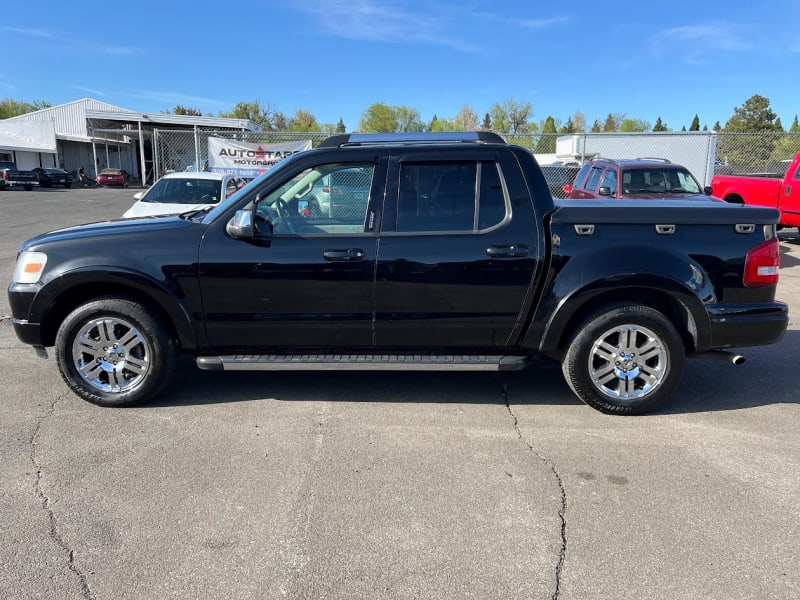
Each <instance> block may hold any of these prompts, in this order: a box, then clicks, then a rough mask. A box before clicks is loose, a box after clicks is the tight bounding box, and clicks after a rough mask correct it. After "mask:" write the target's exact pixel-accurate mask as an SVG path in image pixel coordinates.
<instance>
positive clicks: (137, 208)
mask: <svg viewBox="0 0 800 600" xmlns="http://www.w3.org/2000/svg"><path fill="white" fill-rule="evenodd" d="M217 205H219V202H216V203H214V204H209V203H207V202H206V203H200V204H180V203H175V204H172V203H166V202H142V201H137V202H134V204H133V206H131V207H130V208H129V209H128V210H126V211H125V213H124V214H123V215H122V218H123V219H128V218H131V217H158V216H162V215H179V214H181V213H185V212H189V211H191V210H200V209H203V208H210V207H214V206H217Z"/></svg>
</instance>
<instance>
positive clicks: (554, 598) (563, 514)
mask: <svg viewBox="0 0 800 600" xmlns="http://www.w3.org/2000/svg"><path fill="white" fill-rule="evenodd" d="M503 400H504V401H505V403H506V409H508V412H509V414H510V415H511V418H512V419H514V431H516V432H517V436H518V437H519V439H520V441H521V442H522V443H523V444H525V446H527V447H528V450H530V451H531V452H532V453H533V454H535V455H536V456H537V457H538V458H539V460H541V461H542V462H544V463H545V464H546V465H547V466H548V467H550V470H551V471H552V472H553V475H554V476H555V478H556V482H558V489H559V491H560V492H561V508H560V509H559V511H558V516H559V518H560V519H561V551H560V552H559V556H558V564H557V565H556V587H555V590H554V591H553V594H552V596H550V598H551V600H558V598H559V596H560V594H561V572H562V570H563V568H564V560H565V559H566V556H567V491H566V489H565V488H564V481H563V480H562V479H561V475H559V473H558V470H557V469H556V466H555V464H553V461H551V460H550V459H548V458H547V457H545V456H542V455H541V454H540V453H539V452H538V451H537V450H536V448H534V447H533V445H532V444H531V443H530V442H529V441H527V440H526V439H525V436H523V435H522V430H521V429H520V428H519V419H518V418H517V415H516V414H514V409H512V408H511V402H510V401H509V399H508V384H503Z"/></svg>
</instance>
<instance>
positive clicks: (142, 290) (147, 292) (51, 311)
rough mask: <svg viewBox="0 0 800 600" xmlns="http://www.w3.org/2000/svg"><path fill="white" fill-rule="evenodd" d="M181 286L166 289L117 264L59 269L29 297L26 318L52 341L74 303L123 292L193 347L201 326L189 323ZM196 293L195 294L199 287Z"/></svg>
mask: <svg viewBox="0 0 800 600" xmlns="http://www.w3.org/2000/svg"><path fill="white" fill-rule="evenodd" d="M195 281H196V279H195ZM194 286H195V287H196V283H195V284H194ZM182 290H183V288H181V289H169V288H168V287H167V286H166V285H165V284H164V283H163V282H160V281H156V280H154V279H153V278H152V277H149V276H148V275H147V274H145V273H142V272H139V271H136V270H132V269H125V268H122V267H117V266H107V267H103V268H102V269H98V267H96V266H95V267H85V268H77V269H74V270H71V271H66V272H63V273H60V274H59V276H58V277H55V278H53V279H50V280H49V281H47V282H46V283H45V284H44V285H43V286H42V287H41V289H40V290H39V291H38V292H37V293H36V294H35V296H34V297H33V299H32V301H31V304H30V308H29V311H28V320H29V321H30V322H31V323H40V324H41V326H42V333H41V336H42V339H43V342H44V345H52V341H53V340H54V339H55V332H56V331H57V329H58V326H59V325H60V323H61V321H62V320H63V318H64V317H65V316H66V315H67V314H68V313H69V312H71V311H72V310H73V309H74V308H75V307H76V306H78V305H80V304H81V303H83V302H86V301H87V300H90V299H91V298H96V297H99V296H104V295H107V294H127V295H131V296H133V297H136V298H139V299H140V300H141V301H143V302H145V303H148V304H149V305H150V306H151V307H152V309H153V310H157V311H158V312H160V313H161V314H162V315H163V316H164V317H165V318H166V319H167V320H168V321H169V323H168V324H170V325H171V326H172V328H173V329H174V331H175V333H176V335H177V337H178V340H179V342H180V345H181V346H182V347H183V348H185V349H194V348H196V347H197V345H198V341H199V340H198V335H202V330H199V331H198V330H196V329H195V328H194V327H193V325H192V319H191V317H190V312H191V310H190V309H189V308H188V307H187V306H186V303H185V295H186V294H185V292H183V291H182ZM197 294H198V295H197V296H196V297H198V298H199V291H198V292H197ZM48 342H49V343H48Z"/></svg>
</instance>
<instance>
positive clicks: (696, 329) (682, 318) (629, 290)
mask: <svg viewBox="0 0 800 600" xmlns="http://www.w3.org/2000/svg"><path fill="white" fill-rule="evenodd" d="M554 292H555V290H550V291H549V292H547V297H546V298H544V299H543V301H542V302H541V303H540V306H539V309H538V310H537V314H539V315H542V318H541V319H539V320H537V319H534V322H533V323H532V324H531V327H530V328H529V330H528V332H527V334H526V336H525V340H524V341H523V344H522V345H523V346H525V347H536V345H537V340H538V348H539V350H540V351H541V352H544V353H548V354H553V353H558V352H559V350H560V348H561V345H562V342H563V341H564V340H565V339H566V338H567V337H568V336H569V335H571V333H572V332H573V331H574V328H575V327H576V326H577V323H578V322H580V321H581V320H582V319H583V318H584V316H586V315H588V314H589V313H590V312H592V311H595V310H597V308H598V307H600V306H602V305H604V304H610V303H616V302H630V303H636V304H643V305H646V306H650V307H651V308H655V309H657V310H659V311H661V312H662V313H664V314H665V315H666V316H667V317H668V318H669V319H670V320H671V321H672V322H673V323H674V324H675V326H676V328H677V329H678V331H679V332H680V334H681V337H682V338H683V340H684V344H685V346H686V347H687V348H689V349H692V350H696V349H704V348H708V347H709V346H710V343H711V325H710V319H709V316H708V313H707V311H706V309H705V307H704V305H703V302H702V301H701V300H700V298H699V297H698V296H697V295H696V293H695V291H693V290H692V289H691V288H689V287H687V286H686V285H684V284H682V283H680V282H677V281H675V280H673V279H670V278H667V277H664V276H660V275H654V274H649V273H620V274H616V275H610V276H607V277H603V278H601V279H597V280H595V281H592V282H590V283H587V284H586V285H583V286H581V287H579V288H577V289H575V290H574V291H572V292H570V293H568V294H564V295H559V294H556V293H554ZM548 314H549V317H548V316H547V315H548Z"/></svg>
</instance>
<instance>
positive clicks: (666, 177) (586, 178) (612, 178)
mask: <svg viewBox="0 0 800 600" xmlns="http://www.w3.org/2000/svg"><path fill="white" fill-rule="evenodd" d="M710 195H711V188H710V187H705V188H703V187H701V186H700V184H699V183H698V182H697V180H696V179H695V178H694V176H693V175H692V174H691V173H690V172H689V170H688V169H687V168H686V167H684V166H683V165H678V164H675V163H672V162H670V161H668V160H666V159H661V158H637V159H635V160H612V159H609V158H596V159H594V160H591V161H588V162H586V163H584V165H583V167H582V168H581V170H580V171H579V172H578V175H577V176H576V177H575V182H574V183H573V184H572V188H571V189H570V191H569V195H568V197H569V198H665V197H666V198H676V199H680V200H687V199H698V200H710V199H711V198H709V196H710Z"/></svg>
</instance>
